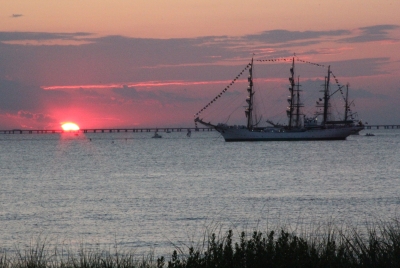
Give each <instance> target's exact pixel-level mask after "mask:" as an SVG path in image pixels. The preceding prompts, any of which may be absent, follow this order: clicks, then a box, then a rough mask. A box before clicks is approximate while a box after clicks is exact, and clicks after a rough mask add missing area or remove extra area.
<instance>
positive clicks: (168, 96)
mask: <svg viewBox="0 0 400 268" xmlns="http://www.w3.org/2000/svg"><path fill="white" fill-rule="evenodd" d="M112 91H113V92H114V93H116V94H118V95H119V96H121V97H122V98H123V99H124V100H125V101H140V100H156V101H159V102H161V103H172V102H192V101H195V100H197V98H191V97H188V96H185V94H178V93H174V92H168V91H165V90H160V89H159V90H156V91H147V90H143V91H138V90H136V89H135V88H134V87H128V86H124V87H123V88H113V89H112Z"/></svg>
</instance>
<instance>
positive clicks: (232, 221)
mask: <svg viewBox="0 0 400 268" xmlns="http://www.w3.org/2000/svg"><path fill="white" fill-rule="evenodd" d="M365 132H366V131H363V132H361V135H359V136H350V137H349V138H348V139H347V140H345V141H324V142H321V141H318V142H300V141H299V142H245V143H226V142H224V140H223V139H222V138H221V137H220V136H219V135H218V133H217V132H215V131H213V132H192V137H190V138H188V137H186V133H184V132H173V133H170V134H168V133H163V132H161V133H160V134H162V135H163V138H162V139H152V138H151V136H152V133H97V134H79V135H77V136H76V135H74V134H71V133H64V134H22V135H21V134H13V135H7V134H2V135H0V151H1V153H0V182H1V187H0V226H1V231H0V241H1V243H0V249H4V250H7V251H12V250H14V249H15V248H18V247H21V246H24V245H28V244H30V243H32V242H34V241H35V239H38V238H39V237H40V238H41V239H46V240H47V241H48V242H47V243H50V244H54V245H56V244H64V245H68V246H69V247H74V246H81V245H85V246H86V247H100V248H112V247H114V246H118V247H119V248H120V249H124V250H128V251H135V252H138V253H145V252H149V250H151V249H154V250H155V252H156V254H157V253H158V254H168V253H171V252H172V250H173V248H174V246H175V245H178V246H181V245H188V244H190V243H197V242H200V241H201V240H202V238H203V235H204V233H205V232H210V231H221V230H222V231H224V230H227V229H228V228H229V229H231V228H232V229H233V230H235V231H237V232H240V231H242V230H253V229H259V230H266V229H268V228H273V227H276V226H283V225H285V226H289V227H290V228H291V229H294V230H303V229H307V228H312V226H318V224H321V223H322V224H323V223H327V222H330V221H333V222H334V223H335V224H350V225H353V226H362V225H365V224H366V222H372V221H376V220H382V221H386V220H390V219H392V218H394V217H397V216H398V214H399V208H400V131H399V130H368V132H372V133H374V134H375V136H374V137H366V136H365Z"/></svg>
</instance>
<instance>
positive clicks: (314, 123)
mask: <svg viewBox="0 0 400 268" xmlns="http://www.w3.org/2000/svg"><path fill="white" fill-rule="evenodd" d="M285 61H286V60H285ZM288 61H290V62H291V67H290V77H289V93H290V95H289V96H288V98H287V101H288V107H287V108H286V114H287V124H278V123H274V122H273V121H271V120H266V122H267V123H268V124H269V125H268V126H260V121H261V119H260V118H257V116H256V115H255V112H254V109H255V101H254V98H255V93H256V92H255V87H254V81H253V80H254V78H253V72H254V59H253V58H252V59H251V62H250V63H249V64H248V65H247V66H246V68H245V69H244V70H243V71H245V70H246V69H248V71H249V76H248V87H247V92H248V94H247V98H246V105H245V106H244V115H245V117H246V122H247V124H246V125H228V124H225V123H217V124H214V123H211V122H206V120H204V119H203V118H200V116H201V113H202V112H203V110H205V109H206V108H208V106H210V105H211V104H212V103H215V102H216V101H217V99H218V98H220V97H221V95H222V94H223V93H225V91H226V90H227V89H228V88H229V86H228V87H227V88H225V89H224V90H223V91H222V92H221V93H220V94H219V95H218V96H217V97H216V98H214V99H213V100H212V101H211V102H210V103H208V104H207V105H206V106H205V107H204V108H203V109H202V110H200V111H199V112H198V113H196V114H195V119H194V121H195V124H196V127H197V123H200V124H202V125H205V126H208V127H211V128H214V129H215V130H216V131H218V132H219V133H220V134H221V135H222V137H223V138H224V139H225V141H227V142H240V141H317V140H345V139H346V138H347V137H348V136H349V135H352V134H353V135H354V134H358V133H359V132H360V131H361V130H362V129H364V125H363V124H362V122H361V121H358V120H354V119H353V117H352V113H351V110H350V104H351V103H349V101H348V85H347V86H346V92H345V93H344V92H343V90H342V89H343V87H344V86H339V88H338V89H337V90H335V91H333V90H331V88H330V80H331V75H332V72H331V70H330V66H328V73H327V76H325V79H324V81H325V83H324V87H323V90H322V93H323V96H322V97H321V98H319V101H317V105H316V107H317V108H319V109H318V110H319V112H316V113H314V115H312V116H311V117H307V116H306V115H305V113H304V112H303V107H304V105H303V103H302V101H301V91H302V90H300V84H299V78H298V79H297V81H296V78H295V56H293V58H291V59H288ZM304 62H305V61H304ZM316 65H319V64H316ZM321 66H322V65H321ZM243 71H242V73H243ZM238 77H239V76H237V77H236V78H235V79H234V80H233V82H232V83H231V84H230V86H231V85H232V84H233V83H234V82H235V81H236V80H237V79H238ZM335 79H336V77H335ZM336 81H337V80H336ZM331 91H333V92H331ZM337 92H341V94H342V95H343V99H344V105H343V107H344V113H343V117H342V118H341V119H340V120H334V119H332V116H331V98H332V96H333V95H334V94H336V93H337ZM214 105H216V104H214Z"/></svg>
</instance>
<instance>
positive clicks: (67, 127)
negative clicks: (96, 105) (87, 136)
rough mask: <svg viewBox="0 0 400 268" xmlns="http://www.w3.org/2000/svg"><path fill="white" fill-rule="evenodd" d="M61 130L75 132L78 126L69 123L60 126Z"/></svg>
mask: <svg viewBox="0 0 400 268" xmlns="http://www.w3.org/2000/svg"><path fill="white" fill-rule="evenodd" d="M61 128H62V129H63V130H64V131H71V130H72V131H76V130H79V126H78V125H77V124H75V123H71V122H68V123H64V124H62V125H61Z"/></svg>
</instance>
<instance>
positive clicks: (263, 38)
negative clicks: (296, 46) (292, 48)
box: [243, 30, 351, 44]
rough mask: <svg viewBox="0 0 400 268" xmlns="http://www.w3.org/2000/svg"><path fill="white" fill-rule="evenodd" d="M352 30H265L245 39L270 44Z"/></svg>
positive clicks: (338, 33)
mask: <svg viewBox="0 0 400 268" xmlns="http://www.w3.org/2000/svg"><path fill="white" fill-rule="evenodd" d="M350 33H351V32H350V31H348V30H335V31H304V32H301V31H287V30H273V31H265V32H262V33H260V34H253V35H246V36H244V37H243V39H246V40H254V41H259V42H265V43H268V44H277V43H290V42H297V41H302V40H310V39H317V38H321V37H325V36H334V37H336V36H343V35H348V34H350Z"/></svg>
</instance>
